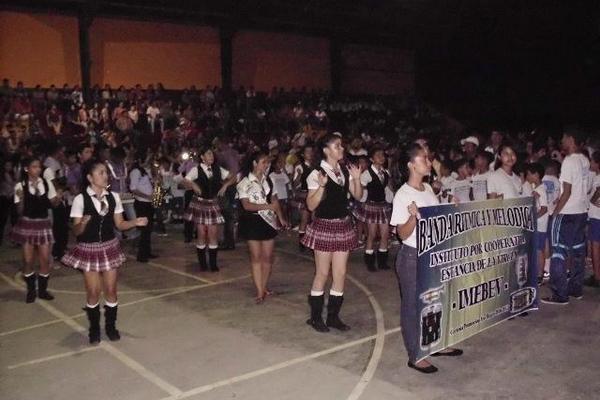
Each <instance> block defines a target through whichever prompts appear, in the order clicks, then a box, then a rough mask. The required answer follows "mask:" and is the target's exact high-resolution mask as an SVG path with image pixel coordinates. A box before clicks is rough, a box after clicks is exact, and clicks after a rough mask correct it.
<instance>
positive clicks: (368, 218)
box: [361, 201, 392, 224]
mask: <svg viewBox="0 0 600 400" xmlns="http://www.w3.org/2000/svg"><path fill="white" fill-rule="evenodd" d="M391 214H392V207H391V205H390V204H389V203H386V202H381V203H376V202H374V201H367V202H366V203H363V213H362V218H363V219H362V220H361V221H362V222H365V223H367V224H388V223H389V222H390V217H391Z"/></svg>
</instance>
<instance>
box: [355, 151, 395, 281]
mask: <svg viewBox="0 0 600 400" xmlns="http://www.w3.org/2000/svg"><path fill="white" fill-rule="evenodd" d="M371 163H372V164H371V166H370V167H369V168H367V169H366V170H365V171H364V172H363V173H362V174H361V175H360V183H361V185H362V186H363V188H365V189H366V190H367V201H366V202H365V203H364V204H363V215H362V216H363V222H365V223H366V224H367V246H366V249H365V256H364V258H365V264H366V265H367V269H368V270H369V271H376V270H377V268H376V267H375V252H374V250H373V247H374V242H375V238H376V237H377V234H379V237H380V240H379V250H378V251H377V267H378V268H379V269H389V268H390V267H389V266H388V263H387V258H388V238H389V232H390V228H389V221H390V214H391V207H390V204H389V203H388V202H387V201H386V190H389V189H388V185H389V182H390V174H389V172H388V171H386V170H385V168H384V164H385V153H384V151H383V149H381V148H377V147H375V148H373V149H372V150H371Z"/></svg>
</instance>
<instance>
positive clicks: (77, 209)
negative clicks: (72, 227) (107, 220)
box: [70, 186, 123, 218]
mask: <svg viewBox="0 0 600 400" xmlns="http://www.w3.org/2000/svg"><path fill="white" fill-rule="evenodd" d="M86 192H87V193H88V194H89V195H90V196H91V197H92V204H93V205H94V208H95V209H96V211H98V213H100V211H101V210H102V204H100V200H98V199H97V198H96V193H94V191H93V190H92V188H91V187H89V186H88V187H87V189H86ZM107 195H108V191H106V190H104V191H103V192H102V196H103V197H102V202H103V203H104V205H105V206H106V210H107V212H108V199H107V198H106V196H107ZM112 195H113V198H114V199H115V214H121V213H123V203H122V202H121V197H119V194H118V193H113V194H112ZM83 205H84V204H83V194H81V193H80V194H78V195H77V196H75V198H74V199H73V205H72V206H71V215H70V217H71V218H81V217H83Z"/></svg>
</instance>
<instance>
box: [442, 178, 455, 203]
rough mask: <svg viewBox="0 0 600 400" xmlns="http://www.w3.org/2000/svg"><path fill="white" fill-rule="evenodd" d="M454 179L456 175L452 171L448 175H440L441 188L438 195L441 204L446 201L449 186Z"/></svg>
mask: <svg viewBox="0 0 600 400" xmlns="http://www.w3.org/2000/svg"><path fill="white" fill-rule="evenodd" d="M455 179H456V176H455V175H454V173H452V174H451V175H449V176H442V177H441V178H440V183H441V184H442V188H441V190H440V193H439V196H440V202H441V203H442V204H444V203H448V195H449V194H450V186H451V185H452V182H454V180H455Z"/></svg>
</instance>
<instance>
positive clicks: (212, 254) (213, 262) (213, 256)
mask: <svg viewBox="0 0 600 400" xmlns="http://www.w3.org/2000/svg"><path fill="white" fill-rule="evenodd" d="M217 252H218V249H210V248H209V249H208V265H210V270H211V271H212V272H217V271H218V270H219V267H217Z"/></svg>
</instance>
